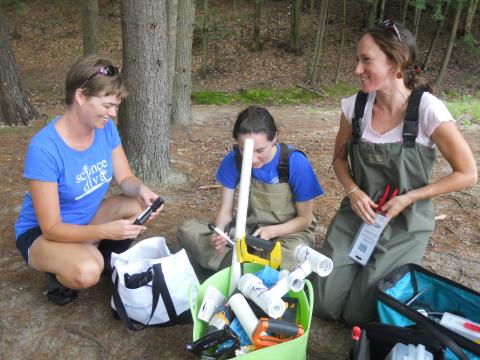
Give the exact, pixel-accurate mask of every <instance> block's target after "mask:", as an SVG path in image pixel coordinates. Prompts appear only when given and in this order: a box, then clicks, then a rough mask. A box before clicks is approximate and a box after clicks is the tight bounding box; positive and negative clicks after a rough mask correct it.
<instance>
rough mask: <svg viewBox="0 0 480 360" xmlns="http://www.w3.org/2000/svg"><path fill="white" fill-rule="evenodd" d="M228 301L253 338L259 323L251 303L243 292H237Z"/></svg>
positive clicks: (249, 335) (248, 334)
mask: <svg viewBox="0 0 480 360" xmlns="http://www.w3.org/2000/svg"><path fill="white" fill-rule="evenodd" d="M228 303H229V304H230V307H231V308H232V311H233V313H234V314H235V316H236V317H237V319H238V321H239V322H240V324H241V325H242V327H243V329H244V330H245V332H246V333H247V336H248V337H249V338H250V340H252V335H253V331H254V330H255V327H256V326H257V324H258V319H257V317H256V316H255V314H254V313H253V311H252V308H251V307H250V305H248V303H247V300H246V299H245V297H244V296H243V295H242V294H239V293H237V294H235V295H233V296H232V297H231V298H230V299H229V300H228Z"/></svg>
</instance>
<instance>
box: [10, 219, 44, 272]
mask: <svg viewBox="0 0 480 360" xmlns="http://www.w3.org/2000/svg"><path fill="white" fill-rule="evenodd" d="M40 235H42V229H40V226H36V227H34V228H31V229H29V230H27V231H25V232H24V233H23V234H21V235H19V236H18V238H17V242H16V244H17V249H18V250H20V253H21V254H22V256H23V258H24V259H25V262H26V263H27V264H28V265H30V263H29V261H28V249H30V246H32V244H33V242H34V241H35V240H37V238H38V237H39V236H40Z"/></svg>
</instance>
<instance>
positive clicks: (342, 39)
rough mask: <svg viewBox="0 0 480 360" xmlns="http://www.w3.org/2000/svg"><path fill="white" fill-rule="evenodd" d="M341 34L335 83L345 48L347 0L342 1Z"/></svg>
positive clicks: (337, 79) (336, 82) (338, 76)
mask: <svg viewBox="0 0 480 360" xmlns="http://www.w3.org/2000/svg"><path fill="white" fill-rule="evenodd" d="M342 4H343V11H342V36H341V40H340V49H339V50H338V59H337V70H336V71H335V84H338V81H339V79H340V69H341V68H342V60H343V49H344V48H345V35H346V33H347V0H343V1H342Z"/></svg>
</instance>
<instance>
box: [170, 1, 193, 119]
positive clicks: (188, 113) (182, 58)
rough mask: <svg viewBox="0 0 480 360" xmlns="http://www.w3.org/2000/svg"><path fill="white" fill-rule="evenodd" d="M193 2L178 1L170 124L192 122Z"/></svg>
mask: <svg viewBox="0 0 480 360" xmlns="http://www.w3.org/2000/svg"><path fill="white" fill-rule="evenodd" d="M194 22H195V0H179V1H178V22H177V51H176V60H175V78H174V81H173V96H172V101H173V104H172V118H171V122H172V123H180V124H186V123H189V122H190V121H191V120H192V108H191V106H192V100H191V95H192V41H193V25H194Z"/></svg>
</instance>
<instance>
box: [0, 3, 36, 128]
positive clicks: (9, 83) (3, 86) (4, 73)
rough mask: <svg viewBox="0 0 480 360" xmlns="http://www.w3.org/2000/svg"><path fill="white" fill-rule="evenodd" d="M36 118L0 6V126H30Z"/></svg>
mask: <svg viewBox="0 0 480 360" xmlns="http://www.w3.org/2000/svg"><path fill="white" fill-rule="evenodd" d="M0 3H1V1H0ZM36 116H38V114H37V112H36V111H35V109H34V108H33V107H32V106H31V105H30V103H29V102H28V100H27V98H26V97H25V95H24V93H23V89H22V84H21V81H20V76H19V75H18V70H17V65H16V63H15V58H14V56H13V52H12V49H11V47H10V41H9V35H8V29H7V24H6V19H5V17H4V15H3V10H2V7H1V6H0V124H4V125H28V123H29V122H30V120H32V119H33V118H34V117H36Z"/></svg>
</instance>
